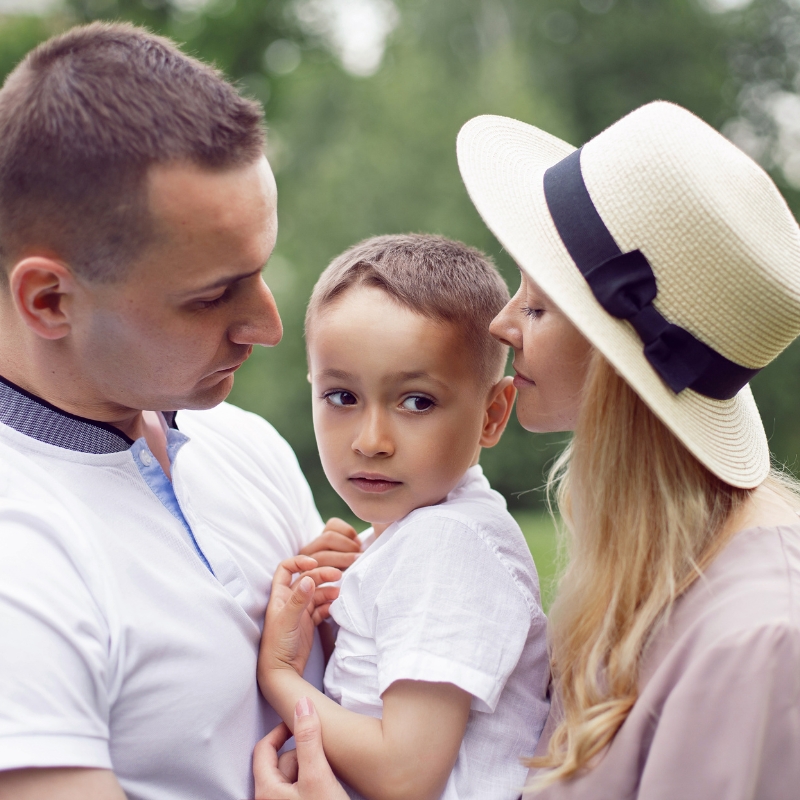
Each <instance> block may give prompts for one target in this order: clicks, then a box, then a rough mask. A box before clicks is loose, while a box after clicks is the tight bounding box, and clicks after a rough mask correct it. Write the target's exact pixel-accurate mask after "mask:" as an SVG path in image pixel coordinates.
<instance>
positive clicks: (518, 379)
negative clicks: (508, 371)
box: [514, 367, 536, 389]
mask: <svg viewBox="0 0 800 800" xmlns="http://www.w3.org/2000/svg"><path fill="white" fill-rule="evenodd" d="M514 372H516V373H517V374H516V375H515V376H514V386H516V387H517V389H524V388H525V387H526V386H536V382H535V381H532V380H531V379H530V378H526V377H525V376H524V375H523V374H522V373H521V372H518V371H517V369H516V367H515V368H514Z"/></svg>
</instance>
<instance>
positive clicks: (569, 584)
mask: <svg viewBox="0 0 800 800" xmlns="http://www.w3.org/2000/svg"><path fill="white" fill-rule="evenodd" d="M768 480H770V481H771V482H773V483H775V482H776V479H775V478H770V479H768ZM777 482H780V479H778V481H777ZM548 486H549V488H550V489H551V490H552V493H551V497H552V496H553V494H555V496H556V498H557V502H558V509H559V511H560V513H561V517H562V520H563V523H564V526H565V528H566V531H567V536H566V548H567V553H566V557H567V566H566V569H565V572H564V574H563V576H562V577H561V579H560V581H559V585H558V591H557V595H556V599H555V602H554V605H553V608H552V610H551V614H550V620H551V631H550V636H551V658H552V668H553V678H554V683H555V689H556V693H557V694H558V696H559V699H560V702H561V706H562V710H563V721H562V722H561V724H560V725H559V726H558V727H557V728H556V730H555V732H554V734H553V736H552V738H551V740H550V745H549V751H548V753H547V755H546V756H544V757H542V758H536V759H532V760H531V762H530V765H531V766H534V767H544V768H548V769H547V771H545V772H542V773H540V774H539V776H538V778H537V780H536V781H535V782H534V784H533V786H532V788H533V789H534V790H535V789H536V788H542V787H543V786H546V785H549V784H551V783H553V782H555V781H557V780H559V779H564V778H569V777H570V776H572V775H574V774H575V773H577V772H578V771H580V770H582V769H584V768H588V767H591V764H592V760H593V758H594V757H595V756H597V755H598V754H599V753H600V752H601V751H602V750H603V748H604V747H605V746H606V745H607V744H609V743H610V742H611V740H612V739H613V738H614V735H615V734H616V732H617V730H618V729H619V727H620V725H622V723H623V722H624V721H625V718H626V717H627V715H628V713H629V712H630V710H631V707H632V706H633V704H634V702H635V701H636V698H637V686H638V681H639V671H640V666H641V662H642V657H643V654H644V652H645V648H646V646H647V643H648V641H649V640H650V638H651V636H652V635H653V633H654V631H655V630H656V629H657V628H658V626H659V623H661V622H663V621H664V619H665V618H666V616H667V614H668V613H669V610H670V608H671V607H672V604H673V603H674V602H675V600H676V599H677V598H678V597H679V596H680V595H681V594H682V593H683V592H685V591H686V589H687V588H688V587H689V586H691V584H692V583H693V582H694V581H695V580H696V579H697V578H698V577H699V576H700V575H701V574H702V571H703V569H704V568H705V567H706V566H707V565H708V564H709V563H710V562H711V561H712V559H713V558H714V557H715V556H716V555H717V554H718V553H719V552H720V550H721V549H722V548H723V547H724V545H725V544H726V542H727V541H728V539H729V538H730V536H731V535H732V534H733V533H734V532H735V531H733V530H730V528H731V527H733V526H730V525H726V522H727V521H728V520H729V519H730V518H731V516H732V515H733V514H735V513H736V512H737V511H738V510H739V509H740V508H741V507H742V505H743V504H744V503H745V501H746V500H747V498H748V496H749V495H750V494H751V492H752V491H754V490H752V489H737V488H735V487H733V486H730V485H728V484H726V483H725V482H723V481H722V480H720V479H719V478H717V477H716V476H714V475H713V474H712V473H711V472H709V471H708V470H707V469H706V468H705V467H704V466H702V464H700V462H699V461H698V460H697V459H696V458H695V457H694V456H693V455H692V454H691V453H690V452H689V451H688V450H687V449H686V448H685V447H684V445H683V444H681V443H680V442H679V441H678V439H677V438H676V437H675V436H674V435H673V434H672V433H671V432H670V430H669V429H668V428H667V427H666V426H665V425H664V424H663V423H662V422H661V421H660V420H659V419H658V418H657V417H656V416H655V415H654V414H653V412H652V411H650V409H649V408H648V407H647V406H646V405H645V403H644V402H643V401H642V400H641V399H640V398H639V397H638V395H637V394H636V393H635V392H634V391H633V390H632V389H631V388H630V387H629V386H628V384H627V383H626V382H625V381H624V380H622V378H620V377H619V376H618V375H617V373H616V372H615V371H614V369H613V368H612V367H611V365H610V364H609V363H608V362H607V361H606V360H605V359H604V358H603V357H602V356H601V355H600V354H599V353H598V352H596V351H595V352H594V353H593V355H592V356H591V363H590V365H589V371H588V376H587V381H586V385H585V387H584V392H583V397H582V403H581V412H580V415H579V419H578V423H577V426H576V430H575V435H574V437H573V440H572V443H571V444H570V446H569V447H568V448H567V450H566V451H565V452H564V453H563V454H562V456H561V458H560V459H559V460H558V462H557V463H556V465H555V466H554V468H553V470H552V472H551V475H550V478H549V481H548Z"/></svg>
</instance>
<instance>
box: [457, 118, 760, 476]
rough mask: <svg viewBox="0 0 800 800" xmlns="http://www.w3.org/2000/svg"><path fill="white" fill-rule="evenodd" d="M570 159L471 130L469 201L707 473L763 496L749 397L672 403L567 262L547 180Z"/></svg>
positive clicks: (498, 125) (687, 395)
mask: <svg viewBox="0 0 800 800" xmlns="http://www.w3.org/2000/svg"><path fill="white" fill-rule="evenodd" d="M574 150H575V148H574V147H573V146H572V145H570V144H567V143H566V142H564V141H562V140H560V139H557V138H556V137H554V136H551V135H550V134H548V133H546V132H545V131H542V130H540V129H538V128H535V127H533V126H531V125H526V124H525V123H522V122H519V121H517V120H513V119H509V118H507V117H498V116H488V115H487V116H480V117H475V118H474V119H472V120H470V121H469V122H467V123H466V125H464V127H463V128H462V129H461V132H460V133H459V135H458V142H457V153H458V165H459V169H460V170H461V176H462V178H463V180H464V184H465V186H466V188H467V192H468V193H469V196H470V198H471V199H472V202H473V204H474V205H475V208H476V209H477V210H478V213H479V214H480V215H481V217H482V218H483V220H484V222H485V223H486V225H487V226H488V228H489V229H490V230H491V231H492V233H493V234H494V235H495V236H496V237H497V239H498V240H499V241H500V243H501V244H502V245H503V247H504V248H505V249H506V250H507V251H508V253H509V255H510V256H511V257H512V258H513V259H514V261H516V263H517V265H518V266H519V267H520V268H521V269H522V270H524V271H525V273H526V274H527V275H528V276H530V278H531V279H532V280H533V281H534V282H535V283H536V284H537V285H538V286H539V287H540V288H541V290H542V291H543V292H544V293H545V294H546V295H547V296H548V297H550V298H551V300H552V301H553V302H554V303H555V304H556V305H557V306H558V307H559V309H560V310H561V311H562V312H563V313H564V314H565V315H566V316H567V317H568V319H569V320H570V321H571V322H572V323H573V324H574V325H575V327H576V328H578V330H579V331H580V332H581V333H582V334H583V335H584V336H585V337H586V338H587V339H588V340H589V341H590V342H591V343H592V345H594V346H595V347H596V348H597V349H598V350H599V351H600V352H601V353H602V354H603V355H604V356H605V357H606V358H607V359H608V361H609V362H610V363H611V364H612V365H613V367H614V368H615V369H616V371H617V372H618V373H619V374H620V375H621V376H622V378H623V379H624V380H625V381H626V382H627V383H628V384H629V385H630V386H631V387H632V388H633V389H634V391H635V392H636V393H637V394H638V395H639V397H641V398H642V400H644V402H645V403H646V404H647V405H648V406H649V407H650V409H651V410H652V411H653V412H654V413H655V414H656V416H658V418H659V419H661V420H662V422H664V424H665V425H667V427H668V428H669V429H670V430H671V431H672V432H673V433H674V434H675V435H676V436H677V437H678V439H679V440H680V441H681V442H682V443H683V444H684V445H685V446H686V448H687V449H688V450H689V451H690V452H691V453H692V454H693V455H694V456H695V457H696V458H697V459H698V460H699V461H700V462H701V463H702V464H704V465H705V466H706V467H707V468H708V469H709V470H710V471H711V472H713V473H714V474H715V475H717V476H718V477H719V478H721V479H722V480H724V481H725V482H726V483H729V484H730V485H732V486H737V487H740V488H753V487H755V486H758V485H759V484H760V483H761V482H762V481H763V480H764V478H765V477H766V476H767V474H768V473H769V468H770V456H769V447H768V444H767V437H766V434H765V433H764V426H763V424H762V422H761V416H760V415H759V413H758V408H757V407H756V404H755V400H754V399H753V394H752V392H751V391H750V387H749V386H745V387H744V388H743V389H742V390H741V391H740V392H739V393H738V394H737V395H736V396H735V397H733V398H732V399H730V400H712V399H710V398H708V397H704V396H703V395H699V394H697V393H696V392H693V391H691V390H690V389H685V390H684V391H682V392H680V394H675V393H674V392H673V391H672V390H671V389H670V388H669V387H668V386H667V385H666V384H665V383H664V382H663V381H662V380H661V378H660V377H659V376H658V374H657V373H656V372H655V370H654V369H653V368H652V367H651V366H650V364H649V362H648V361H647V359H646V358H645V356H644V349H643V345H642V341H641V339H639V337H638V335H637V334H636V332H635V331H634V330H633V328H632V327H631V326H630V325H629V323H627V322H624V321H622V320H619V319H616V318H615V317H612V316H611V315H610V314H608V313H607V312H606V311H605V310H604V309H603V308H602V306H601V305H600V304H599V303H598V301H597V300H596V299H595V297H594V295H593V294H592V291H591V289H590V288H589V285H588V284H587V283H586V281H585V280H584V278H583V276H582V275H581V273H580V272H579V271H578V268H577V267H576V266H575V263H574V262H573V261H572V259H571V258H570V255H569V253H568V252H567V250H566V248H565V247H564V244H563V242H562V241H561V238H560V236H559V235H558V232H557V231H556V228H555V225H554V223H553V220H552V218H551V216H550V212H549V211H548V208H547V203H546V201H545V197H544V189H543V183H542V179H543V175H544V172H545V170H546V169H548V167H551V166H552V165H553V164H556V163H557V162H559V161H560V160H561V159H562V158H565V157H566V156H568V155H569V154H570V153H571V152H573V151H574Z"/></svg>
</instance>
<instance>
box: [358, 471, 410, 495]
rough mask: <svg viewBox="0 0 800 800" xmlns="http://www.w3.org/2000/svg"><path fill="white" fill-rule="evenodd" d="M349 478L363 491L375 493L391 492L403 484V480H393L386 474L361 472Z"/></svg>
mask: <svg viewBox="0 0 800 800" xmlns="http://www.w3.org/2000/svg"><path fill="white" fill-rule="evenodd" d="M348 480H349V481H350V483H352V484H353V485H354V486H356V487H357V488H359V489H361V491H362V492H371V493H374V494H381V493H383V492H389V491H391V490H392V489H396V488H397V487H398V486H401V485H402V481H393V480H392V479H391V478H387V477H386V476H385V475H364V474H359V475H353V476H351V477H350V478H348Z"/></svg>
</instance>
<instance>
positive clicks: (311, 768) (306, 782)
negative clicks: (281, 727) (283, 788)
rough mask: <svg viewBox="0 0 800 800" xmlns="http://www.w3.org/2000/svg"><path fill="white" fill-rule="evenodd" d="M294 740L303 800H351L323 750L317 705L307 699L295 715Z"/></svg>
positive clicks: (298, 706) (301, 702) (300, 704)
mask: <svg viewBox="0 0 800 800" xmlns="http://www.w3.org/2000/svg"><path fill="white" fill-rule="evenodd" d="M294 740H295V743H296V745H297V762H298V765H299V780H298V782H297V786H298V788H299V789H300V797H301V798H302V800H348V798H347V794H346V793H345V791H344V789H342V787H341V785H340V784H339V781H338V780H336V776H335V775H334V774H333V770H332V769H331V767H330V764H328V760H327V758H325V751H324V750H323V748H322V727H321V726H320V721H319V717H318V716H317V712H316V709H315V708H314V704H313V703H312V702H311V701H310V700H309V699H308V698H307V697H304V698H302V700H300V702H299V703H298V704H297V706H296V707H295V711H294Z"/></svg>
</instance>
